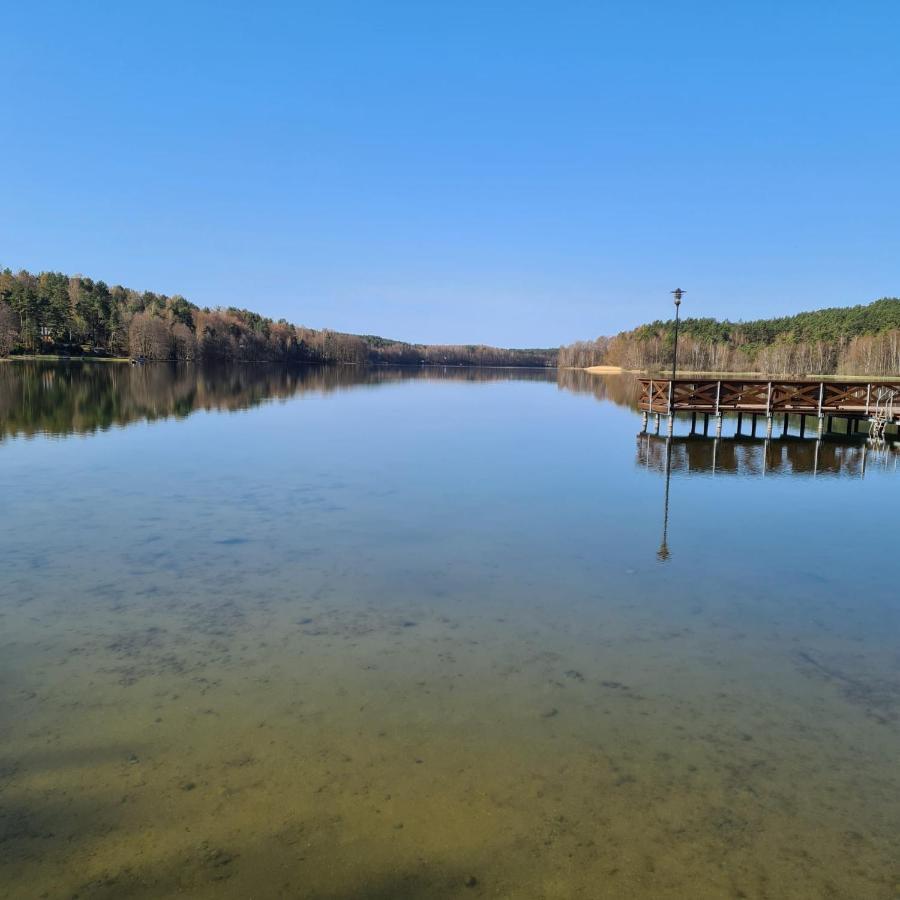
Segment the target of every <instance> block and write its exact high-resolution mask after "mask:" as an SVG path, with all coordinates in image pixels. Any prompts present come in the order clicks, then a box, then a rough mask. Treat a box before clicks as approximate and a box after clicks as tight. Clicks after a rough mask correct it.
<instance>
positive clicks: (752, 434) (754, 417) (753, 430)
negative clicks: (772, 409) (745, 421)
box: [750, 413, 758, 437]
mask: <svg viewBox="0 0 900 900" xmlns="http://www.w3.org/2000/svg"><path fill="white" fill-rule="evenodd" d="M757 418H758V416H757V415H756V413H753V415H751V416H750V437H756V420H757Z"/></svg>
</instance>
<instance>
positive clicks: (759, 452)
mask: <svg viewBox="0 0 900 900" xmlns="http://www.w3.org/2000/svg"><path fill="white" fill-rule="evenodd" d="M637 440H638V443H637V457H636V459H637V463H638V465H641V466H644V467H645V468H648V469H653V470H655V471H657V472H664V473H668V472H669V471H673V472H676V473H688V474H710V475H716V474H719V475H739V476H754V475H759V476H777V475H801V476H803V475H812V476H816V475H829V476H837V477H841V478H862V477H865V474H866V470H867V469H868V468H869V467H871V466H873V465H877V466H879V467H881V468H884V469H891V468H893V469H894V470H897V469H898V461H900V448H898V447H897V445H892V444H882V445H880V446H872V445H871V443H870V442H869V441H867V440H863V441H856V442H840V441H831V440H828V441H825V440H809V439H805V438H791V437H788V438H774V439H771V440H751V439H749V438H744V439H741V438H703V437H677V436H676V437H667V436H662V435H655V434H641V435H638V439H637Z"/></svg>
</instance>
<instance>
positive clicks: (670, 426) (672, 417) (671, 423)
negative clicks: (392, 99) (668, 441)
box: [667, 413, 675, 437]
mask: <svg viewBox="0 0 900 900" xmlns="http://www.w3.org/2000/svg"><path fill="white" fill-rule="evenodd" d="M667 428H668V430H669V437H672V435H673V434H674V432H675V413H669V424H668V426H667Z"/></svg>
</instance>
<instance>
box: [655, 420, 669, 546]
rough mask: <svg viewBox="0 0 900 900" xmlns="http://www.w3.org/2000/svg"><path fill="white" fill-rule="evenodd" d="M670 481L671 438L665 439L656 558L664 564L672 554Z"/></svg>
mask: <svg viewBox="0 0 900 900" xmlns="http://www.w3.org/2000/svg"><path fill="white" fill-rule="evenodd" d="M671 480H672V438H670V437H667V438H666V492H665V500H664V502H663V532H662V541H661V542H660V545H659V550H657V551H656V558H657V559H658V560H659V561H660V562H665V561H666V560H667V559H668V558H669V557H670V556H671V555H672V554H671V552H670V551H669V483H670V482H671Z"/></svg>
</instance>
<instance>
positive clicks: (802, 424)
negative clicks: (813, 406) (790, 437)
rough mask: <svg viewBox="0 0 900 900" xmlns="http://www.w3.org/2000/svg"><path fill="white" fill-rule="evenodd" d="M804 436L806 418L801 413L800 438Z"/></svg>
mask: <svg viewBox="0 0 900 900" xmlns="http://www.w3.org/2000/svg"><path fill="white" fill-rule="evenodd" d="M805 435H806V416H805V415H803V414H802V413H801V414H800V437H804V436H805Z"/></svg>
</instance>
